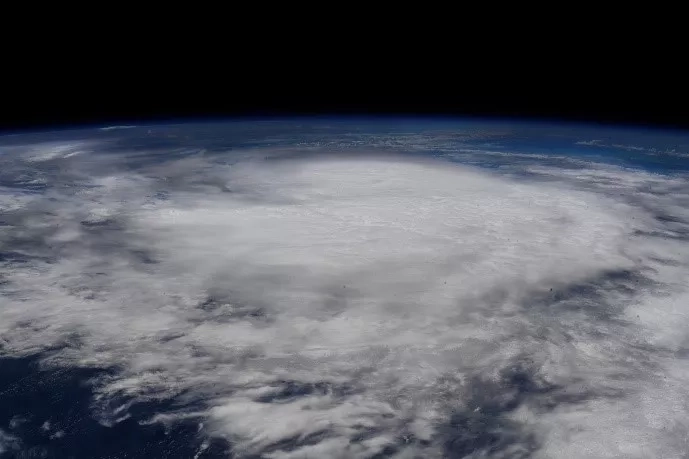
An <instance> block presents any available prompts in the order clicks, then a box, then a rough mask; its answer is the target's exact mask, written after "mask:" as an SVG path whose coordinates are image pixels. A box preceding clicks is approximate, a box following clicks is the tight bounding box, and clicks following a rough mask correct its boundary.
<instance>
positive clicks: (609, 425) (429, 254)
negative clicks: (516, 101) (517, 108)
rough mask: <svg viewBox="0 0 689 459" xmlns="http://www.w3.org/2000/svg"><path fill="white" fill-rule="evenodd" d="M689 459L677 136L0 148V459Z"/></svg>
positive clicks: (502, 123) (513, 128) (36, 138)
mask: <svg viewBox="0 0 689 459" xmlns="http://www.w3.org/2000/svg"><path fill="white" fill-rule="evenodd" d="M688 456H689V133H685V132H681V131H670V130H658V129H644V128H640V127H629V126H626V127H625V126H594V125H584V124H565V123H556V122H535V121H532V122H526V121H519V120H485V119H484V120H480V119H476V120H471V119H453V118H442V119H440V118H438V119H435V118H373V117H369V118H363V117H362V118H334V117H331V118H293V119H288V118H286V119H243V120H236V119H235V120H227V121H213V122H179V123H177V124H167V125H159V124H150V123H149V124H144V125H131V126H105V127H100V128H94V127H90V128H78V129H77V128H75V129H69V130H61V131H55V132H31V133H18V134H17V133H15V134H11V135H4V136H2V137H0V457H3V458H4V457H8V458H10V457H27V458H28V457H41V458H144V457H145V458H151V457H160V458H177V457H180V458H211V457H213V458H216V457H236V458H275V459H282V458H285V459H287V458H382V457H394V458H417V457H418V458H434V457H451V458H596V459H598V458H686V457H688Z"/></svg>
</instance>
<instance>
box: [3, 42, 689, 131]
mask: <svg viewBox="0 0 689 459" xmlns="http://www.w3.org/2000/svg"><path fill="white" fill-rule="evenodd" d="M582 34H583V32H580V35H581V36H583V35H582ZM406 35H407V36H406V38H405V37H402V36H400V35H399V34H398V35H394V36H390V37H388V39H387V40H383V41H381V40H377V41H375V42H372V43H374V44H370V43H367V42H366V40H364V39H359V40H358V41H356V42H355V41H354V40H353V39H352V40H351V42H350V38H351V37H349V36H342V37H339V38H338V40H337V44H336V45H335V44H331V43H330V42H325V40H323V41H321V39H320V36H319V35H317V34H307V36H305V37H303V38H301V39H300V40H295V39H294V38H292V37H289V35H288V34H285V35H284V36H283V35H280V34H277V35H276V34H273V35H271V36H270V38H271V39H270V40H268V43H269V44H268V45H260V43H262V42H263V39H261V36H260V35H256V36H255V37H252V38H251V39H244V40H240V41H232V40H230V39H228V40H227V42H226V43H225V42H221V43H215V46H213V47H212V48H210V47H209V46H208V45H207V44H206V43H202V44H196V43H192V42H189V43H187V42H186V39H187V38H186V37H187V36H186V35H184V36H183V35H180V36H179V37H177V38H176V40H177V42H173V41H171V39H170V37H169V36H168V37H166V39H165V40H167V41H162V42H160V43H157V44H146V46H143V45H141V44H130V43H126V44H117V43H116V44H113V45H112V46H113V47H115V48H118V50H117V51H113V50H111V49H101V45H98V46H96V47H95V49H97V51H95V52H94V51H92V50H87V49H84V50H81V51H74V50H72V48H70V47H67V46H61V47H59V48H56V49H50V50H49V49H48V48H47V47H46V48H45V49H42V50H41V54H39V55H31V56H30V57H27V55H25V54H21V53H20V55H19V58H18V59H17V61H16V62H12V61H10V62H11V63H10V64H9V65H7V67H6V70H5V71H4V74H3V80H4V84H3V90H4V92H3V97H2V109H1V110H0V132H12V131H22V130H40V129H44V128H45V129H52V128H60V127H74V126H75V125H99V124H109V123H113V124H118V123H122V124H125V123H136V122H155V121H170V120H176V121H179V120H182V121H183V120H189V119H194V120H197V119H207V118H211V119H217V118H224V117H247V116H248V117H250V116H277V117H283V116H292V115H341V114H344V115H368V116H370V115H374V116H375V115H393V116H405V115H421V116H465V117H467V116H468V117H471V116H481V117H496V118H519V119H523V118H527V119H529V118H533V119H537V120H544V119H545V120H551V121H558V120H562V121H576V122H579V121H583V122H593V123H604V124H608V123H609V124H625V125H637V126H649V127H668V128H684V129H689V109H688V107H689V93H688V92H687V90H686V89H685V86H686V85H685V81H686V79H685V78H684V75H683V72H682V71H681V70H680V68H679V67H678V64H677V63H676V62H675V61H676V59H675V60H667V59H666V58H665V57H663V55H664V54H663V53H665V54H667V53H669V51H668V48H667V46H665V47H664V48H653V47H649V46H641V44H633V43H630V42H629V41H628V37H627V38H625V41H622V40H620V41H619V42H615V43H613V44H612V45H611V44H610V43H597V42H595V41H592V40H590V41H589V42H587V43H586V44H585V45H584V44H583V43H579V42H578V40H579V39H578V38H577V39H576V40H573V41H572V43H570V44H569V45H568V47H566V48H565V47H563V46H561V45H560V44H556V43H551V42H550V41H549V40H550V38H549V36H548V35H545V34H535V35H534V37H533V40H532V41H533V42H529V43H525V42H524V39H523V38H522V39H520V40H516V35H515V36H514V37H513V36H512V35H506V36H504V37H502V38H501V40H500V41H499V42H497V45H495V46H494V45H491V44H490V43H492V42H490V40H484V39H481V38H480V37H478V36H476V37H475V38H473V39H471V40H470V41H466V40H465V39H462V40H459V39H457V40H456V41H452V37H444V38H443V40H444V41H442V42H441V41H436V42H433V41H431V42H428V41H426V42H422V41H418V42H417V39H418V40H421V39H422V38H423V34H422V33H421V31H415V30H409V31H408V33H407V34H406ZM644 37H645V36H644ZM644 37H641V36H639V37H638V38H639V39H641V38H643V40H641V41H642V42H643V41H644V40H645V38H644ZM283 38H284V40H283ZM470 38H471V37H470ZM513 38H514V39H515V40H513ZM119 39H120V37H119V36H118V40H119ZM513 41H514V43H512V42H513ZM83 44H86V42H83V43H82V45H83ZM662 50H665V51H663V53H661V52H660V51H662ZM648 56H652V57H648Z"/></svg>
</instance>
